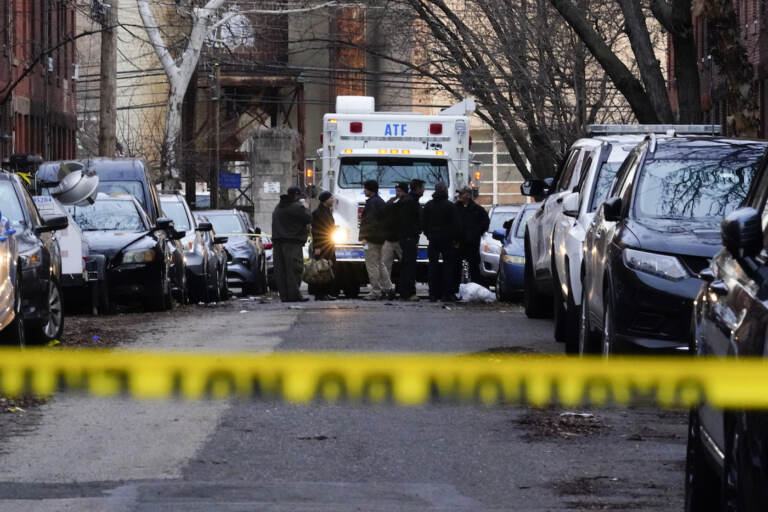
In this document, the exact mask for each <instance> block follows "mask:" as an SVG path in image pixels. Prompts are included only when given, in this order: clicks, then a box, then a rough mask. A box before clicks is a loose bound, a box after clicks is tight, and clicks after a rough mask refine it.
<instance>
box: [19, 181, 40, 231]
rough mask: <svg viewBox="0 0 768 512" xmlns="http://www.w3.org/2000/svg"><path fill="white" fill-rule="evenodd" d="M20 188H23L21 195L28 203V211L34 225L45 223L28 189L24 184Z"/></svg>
mask: <svg viewBox="0 0 768 512" xmlns="http://www.w3.org/2000/svg"><path fill="white" fill-rule="evenodd" d="M19 189H20V190H21V196H22V198H23V200H24V202H25V203H27V211H28V212H29V218H30V219H31V220H32V225H33V226H41V225H42V224H43V219H42V217H40V213H39V212H38V211H37V206H36V205H35V201H33V200H32V196H30V195H29V192H27V189H25V188H24V187H23V186H22V187H19Z"/></svg>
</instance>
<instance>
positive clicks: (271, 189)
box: [264, 181, 280, 194]
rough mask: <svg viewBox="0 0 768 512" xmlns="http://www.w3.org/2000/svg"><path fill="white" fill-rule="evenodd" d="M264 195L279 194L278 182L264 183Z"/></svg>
mask: <svg viewBox="0 0 768 512" xmlns="http://www.w3.org/2000/svg"><path fill="white" fill-rule="evenodd" d="M264 193H265V194H279V193H280V182H279V181H265V182H264Z"/></svg>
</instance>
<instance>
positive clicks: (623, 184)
mask: <svg viewBox="0 0 768 512" xmlns="http://www.w3.org/2000/svg"><path fill="white" fill-rule="evenodd" d="M639 161H640V152H639V151H633V152H632V153H631V154H630V155H629V156H628V157H627V158H626V159H625V160H624V163H622V164H621V167H619V171H618V172H617V173H616V175H617V176H618V178H617V179H616V182H615V183H614V185H613V187H612V188H611V192H610V193H609V194H608V196H610V197H617V196H618V197H623V196H624V194H625V193H626V191H627V188H628V187H631V186H632V175H633V173H634V169H635V167H636V166H637V164H638V162H639ZM606 197H607V196H606Z"/></svg>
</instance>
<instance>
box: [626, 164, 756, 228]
mask: <svg viewBox="0 0 768 512" xmlns="http://www.w3.org/2000/svg"><path fill="white" fill-rule="evenodd" d="M756 164H757V162H754V161H751V160H750V161H745V160H743V159H732V158H712V159H690V158H685V159H660V160H649V161H647V162H646V163H645V165H644V166H643V170H642V172H641V173H640V175H639V177H638V184H637V195H636V199H635V201H634V213H635V215H636V216H637V217H638V218H652V219H682V220H701V221H707V220H712V221H720V220H721V219H722V218H723V217H724V216H725V215H727V214H728V213H730V212H731V211H732V210H734V209H735V208H737V207H738V206H739V205H740V204H741V203H742V202H743V201H744V198H745V197H746V195H747V192H748V191H749V187H750V185H751V184H752V179H753V177H754V175H755V171H756V169H755V167H756Z"/></svg>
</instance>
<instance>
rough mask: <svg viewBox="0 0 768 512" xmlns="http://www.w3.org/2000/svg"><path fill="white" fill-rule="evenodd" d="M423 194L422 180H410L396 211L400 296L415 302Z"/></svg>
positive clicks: (416, 297) (416, 298) (417, 297)
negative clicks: (407, 189) (399, 258)
mask: <svg viewBox="0 0 768 512" xmlns="http://www.w3.org/2000/svg"><path fill="white" fill-rule="evenodd" d="M423 194H424V181H423V180H419V179H415V180H411V191H410V192H408V194H407V195H405V196H403V199H402V201H401V202H400V206H399V208H398V209H397V211H398V225H399V230H398V232H399V239H398V242H399V243H400V249H401V250H402V251H403V256H402V258H401V263H400V279H399V282H400V297H401V298H402V299H403V300H408V301H411V302H415V301H418V300H419V296H418V295H416V259H417V258H418V251H419V235H421V205H420V204H419V199H420V198H421V196H422V195H423Z"/></svg>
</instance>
